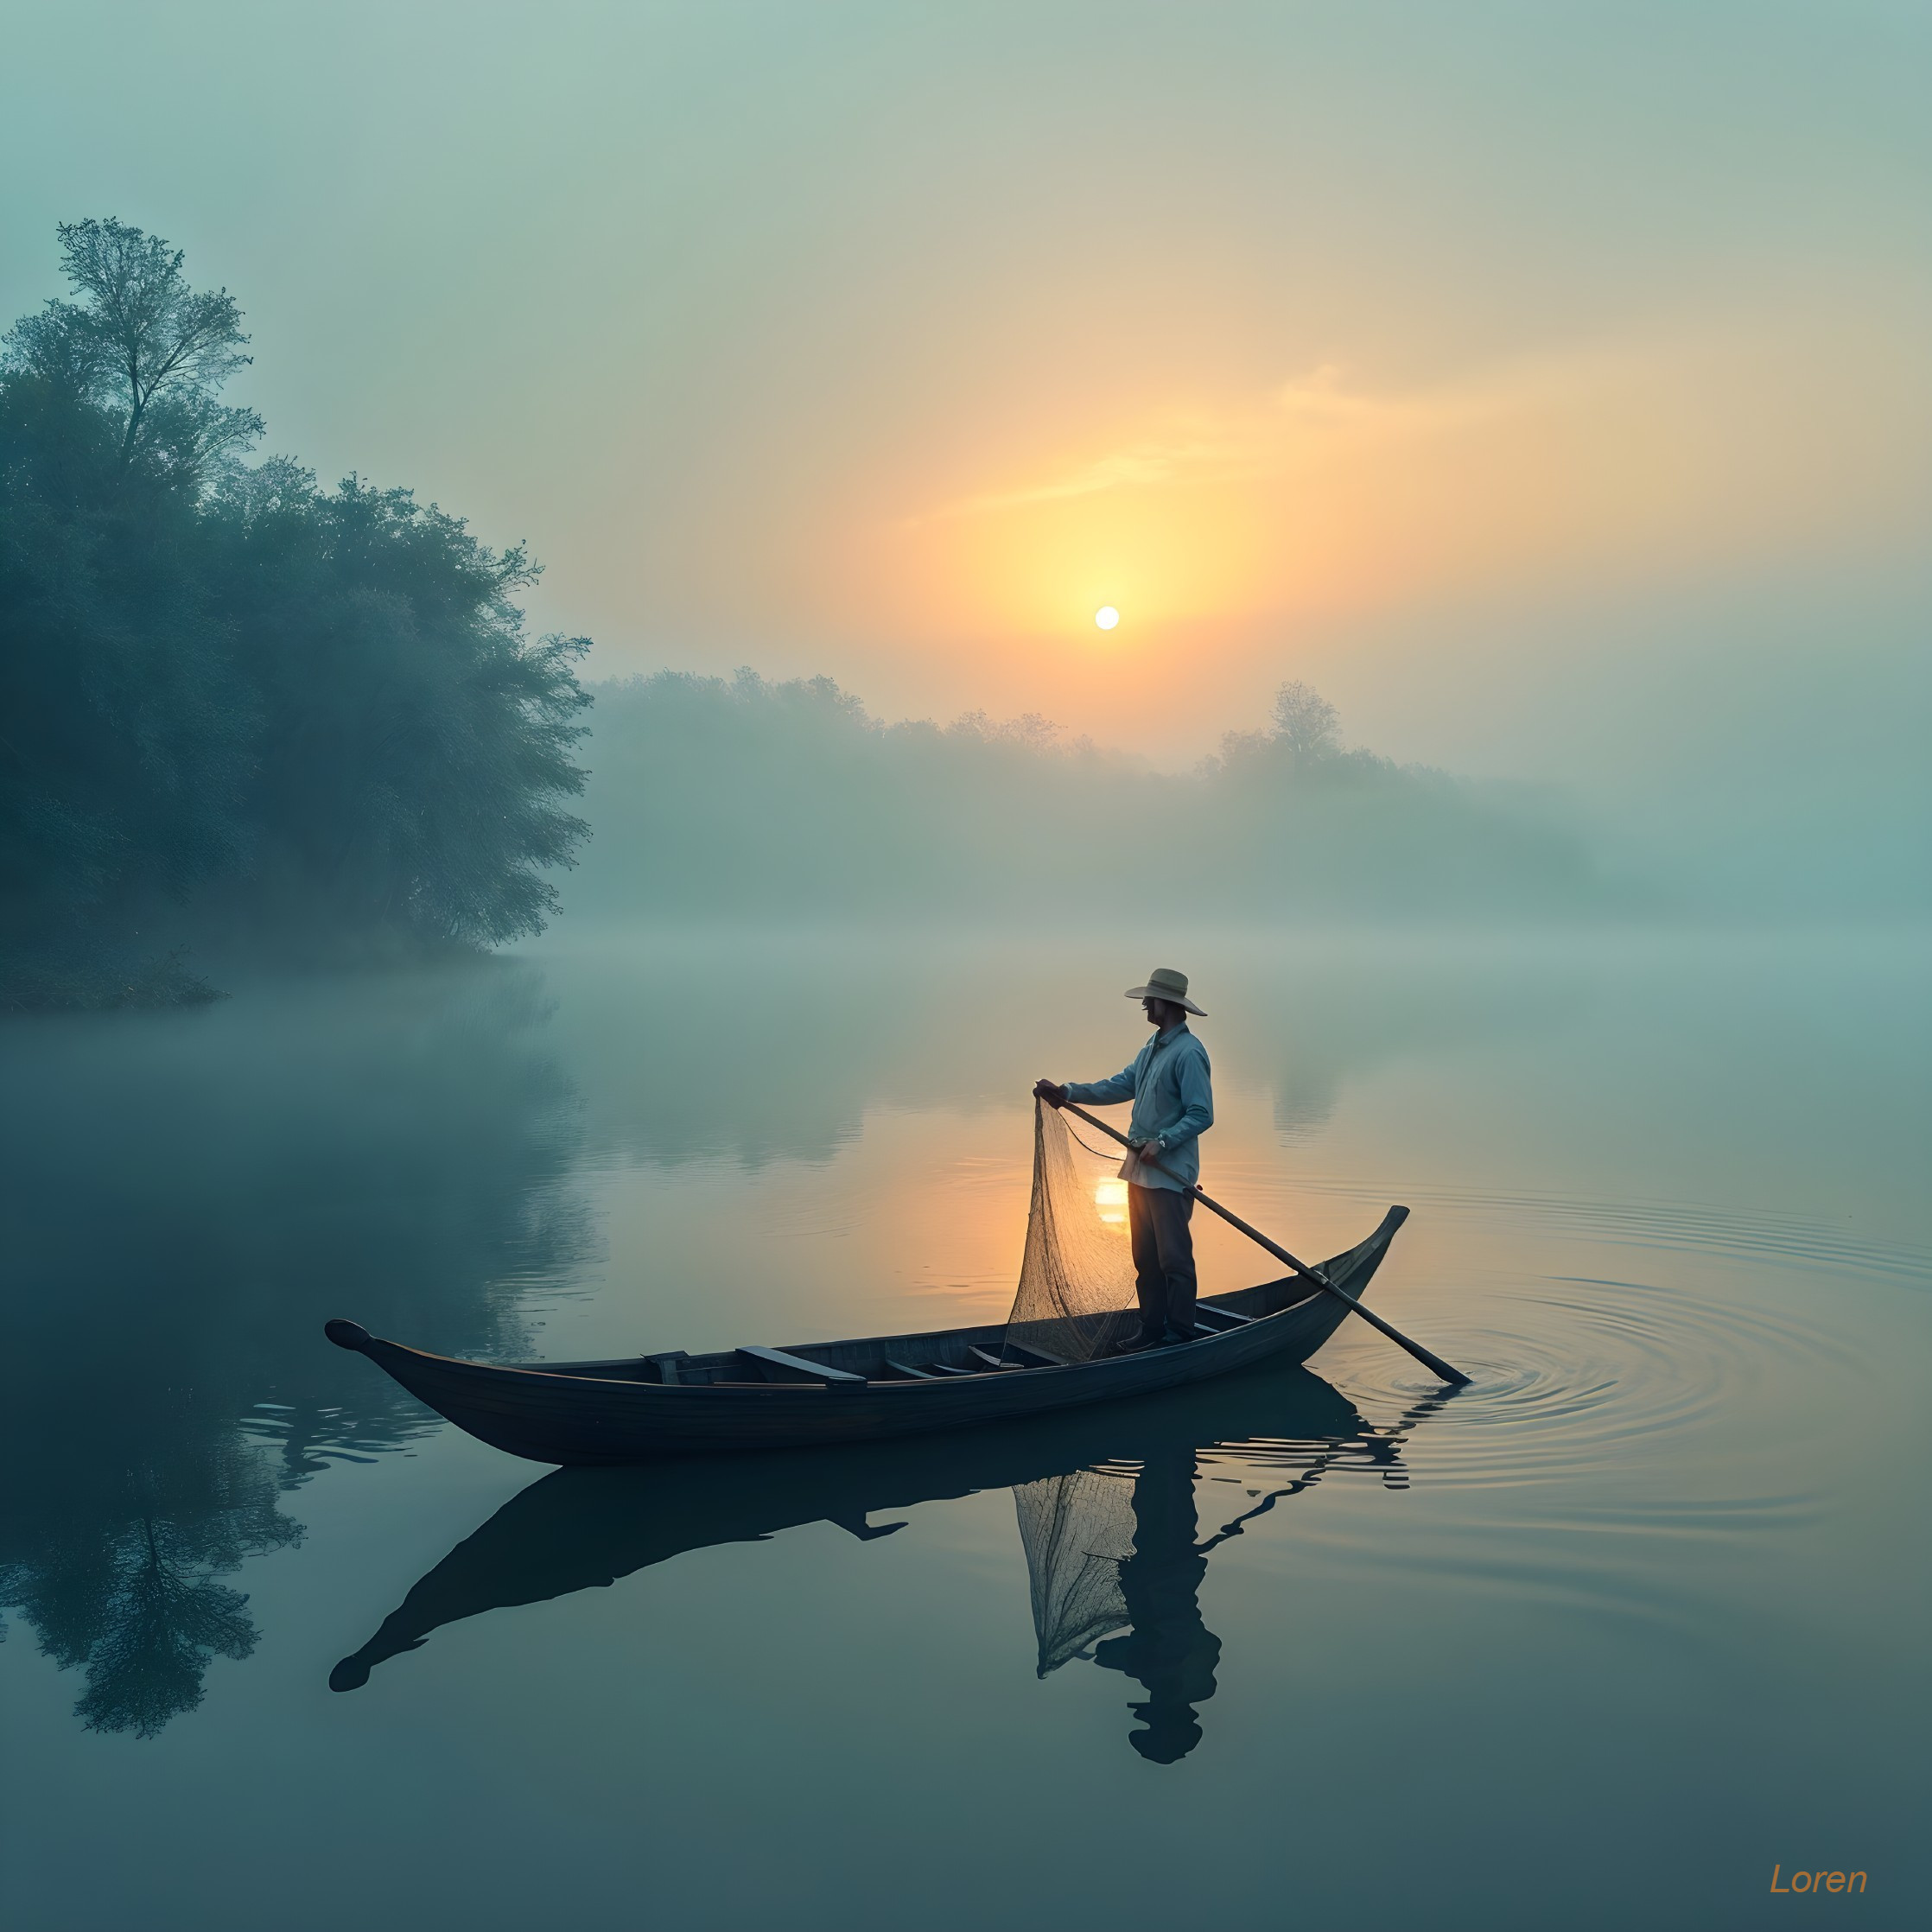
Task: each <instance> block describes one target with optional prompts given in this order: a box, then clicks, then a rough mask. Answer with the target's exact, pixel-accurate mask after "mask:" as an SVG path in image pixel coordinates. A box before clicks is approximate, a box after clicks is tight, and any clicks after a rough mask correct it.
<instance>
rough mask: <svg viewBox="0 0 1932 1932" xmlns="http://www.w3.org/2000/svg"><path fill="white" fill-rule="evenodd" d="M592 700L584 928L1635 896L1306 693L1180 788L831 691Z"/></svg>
mask: <svg viewBox="0 0 1932 1932" xmlns="http://www.w3.org/2000/svg"><path fill="white" fill-rule="evenodd" d="M594 689H595V692H596V699H597V703H596V709H595V711H594V714H593V721H592V725H591V728H590V733H589V737H588V747H587V758H588V763H589V765H590V766H591V779H590V783H589V785H588V791H587V792H586V795H585V799H584V807H583V809H584V813H585V816H586V817H587V818H588V820H589V821H590V823H591V824H592V826H593V828H594V833H595V836H594V839H593V840H592V842H591V843H590V845H589V848H588V851H587V853H586V855H585V857H584V860H583V862H582V866H581V867H580V868H579V870H578V871H577V873H576V874H575V875H573V877H572V879H571V880H569V883H568V885H567V887H566V888H565V905H566V908H567V909H568V910H569V912H572V913H575V914H594V915H602V916H624V915H629V914H663V915H665V916H677V917H697V918H746V919H756V918H785V919H788V920H799V921H808V922H809V921H814V920H819V919H834V918H874V919H882V918H919V919H930V920H938V921H948V920H971V919H975V918H1000V917H1009V916H1011V917H1026V918H1039V917H1040V916H1046V917H1049V918H1052V917H1055V916H1064V917H1066V918H1073V917H1079V918H1086V919H1090V920H1091V919H1099V918H1106V917H1109V916H1120V917H1127V918H1140V917H1141V916H1143V915H1144V914H1147V913H1149V912H1159V913H1160V916H1161V917H1162V918H1166V917H1168V916H1169V915H1170V911H1171V909H1179V908H1185V910H1186V912H1188V914H1189V915H1190V916H1211V917H1215V918H1221V919H1225V920H1229V921H1243V922H1262V923H1275V922H1292V921H1295V920H1298V919H1312V918H1337V917H1343V918H1383V917H1401V916H1408V915H1414V916H1425V917H1431V918H1456V917H1461V916H1470V917H1475V916H1490V915H1497V914H1516V915H1522V916H1538V915H1549V914H1558V915H1560V914H1563V913H1567V912H1584V911H1586V910H1589V909H1592V908H1600V907H1602V906H1605V905H1606V904H1608V903H1610V902H1611V900H1612V899H1615V898H1616V897H1617V893H1616V892H1615V890H1614V889H1613V888H1612V887H1611V885H1610V884H1609V882H1608V881H1606V880H1605V878H1604V876H1603V875H1602V873H1601V871H1600V868H1599V867H1598V862H1597V860H1596V858H1595V855H1594V853H1593V851H1592V846H1591V843H1590V842H1589V840H1588V838H1587V837H1586V835H1585V833H1584V832H1583V830H1582V829H1581V828H1580V827H1579V825H1577V824H1576V823H1573V821H1572V820H1571V818H1570V817H1568V816H1567V812H1566V810H1565V809H1564V808H1563V806H1562V804H1561V803H1560V800H1559V799H1557V798H1554V797H1553V796H1551V795H1549V794H1547V793H1545V792H1542V791H1537V790H1535V789H1534V788H1530V787H1522V786H1511V785H1484V784H1478V783H1473V782H1471V781H1469V780H1465V779H1456V778H1452V777H1451V776H1449V775H1448V774H1447V773H1445V772H1439V771H1434V770H1432V769H1429V768H1427V767H1424V766H1405V765H1398V764H1396V763H1395V761H1394V760H1393V759H1387V758H1383V757H1381V756H1379V755H1378V754H1376V753H1374V752H1371V751H1367V750H1364V749H1362V748H1359V747H1355V748H1350V747H1346V746H1344V743H1343V741H1342V738H1341V734H1340V721H1339V719H1338V715H1337V714H1336V712H1335V709H1334V707H1333V706H1331V704H1329V703H1328V702H1327V701H1326V700H1325V699H1324V698H1323V697H1322V696H1320V695H1319V693H1317V692H1315V691H1313V690H1311V689H1310V688H1309V687H1308V686H1307V685H1306V684H1305V683H1300V682H1299V681H1297V682H1291V683H1287V684H1284V685H1283V686H1282V687H1281V690H1280V691H1279V692H1278V693H1277V695H1276V697H1275V701H1274V708H1273V711H1272V714H1271V715H1270V717H1269V719H1268V721H1267V723H1266V724H1265V725H1264V726H1263V727H1262V728H1261V729H1260V730H1257V731H1253V732H1230V733H1229V734H1227V735H1226V736H1225V737H1223V740H1222V743H1221V747H1220V750H1219V752H1218V753H1217V754H1216V755H1215V756H1214V757H1212V758H1210V759H1206V760H1204V761H1203V763H1202V764H1201V765H1200V766H1198V767H1197V768H1196V769H1195V770H1194V771H1192V772H1180V773H1174V772H1159V771H1156V770H1153V768H1151V767H1150V766H1147V764H1146V763H1144V762H1143V761H1141V760H1139V759H1134V758H1131V757H1128V756H1127V755H1125V754H1122V753H1116V752H1109V751H1106V750H1103V749H1102V748H1100V747H1096V746H1095V745H1094V744H1093V743H1092V742H1091V741H1090V740H1088V739H1085V738H1075V739H1069V738H1067V737H1066V736H1065V734H1062V733H1060V732H1059V731H1058V730H1057V729H1056V728H1054V727H1053V726H1052V724H1051V723H1049V722H1048V721H1046V720H1045V719H1044V718H1041V717H1038V716H1034V715H1027V716H1025V717H1021V718H1019V719H1015V720H1013V721H1007V722H1004V723H998V722H995V721H992V720H990V719H988V717H987V716H985V715H984V714H982V713H972V714H969V715H967V716H965V717H963V718H960V719H958V720H956V721H954V722H953V723H951V724H949V725H940V724H937V723H934V722H931V721H923V720H910V721H904V722H899V723H885V722H882V721H880V720H878V719H876V718H874V717H873V716H871V715H869V714H868V712H867V709H866V708H865V706H864V704H863V702H861V700H860V699H859V698H858V697H856V696H854V695H853V694H851V693H850V692H848V691H845V690H841V689H840V687H839V686H838V685H837V684H836V683H834V682H833V681H832V680H831V679H829V678H826V677H814V678H799V679H792V680H787V681H783V682H774V681H772V680H768V679H766V678H764V677H760V676H759V674H758V673H757V672H755V671H753V670H740V671H739V672H738V673H737V674H736V676H735V677H732V678H730V679H725V678H721V677H702V676H696V675H694V674H691V673H689V672H683V671H660V672H658V673H657V674H656V675H654V676H648V677H632V678H629V679H626V680H622V681H619V682H614V683H605V684H601V685H599V686H596V687H594Z"/></svg>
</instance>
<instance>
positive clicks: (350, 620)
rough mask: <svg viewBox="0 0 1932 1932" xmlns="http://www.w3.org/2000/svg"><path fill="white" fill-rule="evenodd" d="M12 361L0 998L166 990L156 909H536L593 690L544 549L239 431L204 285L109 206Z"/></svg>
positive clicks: (224, 344)
mask: <svg viewBox="0 0 1932 1932" xmlns="http://www.w3.org/2000/svg"><path fill="white" fill-rule="evenodd" d="M60 238H61V243H62V247H63V251H64V253H65V257H66V264H67V274H68V276H69V279H70V281H71V282H72V283H73V287H74V289H75V292H76V295H77V296H78V298H79V299H78V300H76V301H73V302H49V303H48V305H47V307H46V308H44V309H43V310H42V311H41V313H40V314H39V315H34V316H30V317H29V318H27V319H26V320H25V321H22V322H21V323H19V324H17V325H16V327H15V328H14V329H13V330H12V331H11V333H10V334H9V335H8V337H7V338H6V344H5V353H4V359H3V361H0V998H3V999H4V1000H5V1001H8V1002H10V1003H12V1004H16V1005H17V1004H25V1003H35V1002H48V1001H53V1002H59V1001H80V1002H98V1001H114V1000H118V999H124V998H130V997H142V996H149V997H168V996H171V995H175V996H178V995H181V994H183V993H185V992H189V991H192V989H193V982H190V981H188V980H187V978H186V976H185V975H184V974H182V973H181V972H180V971H179V969H174V968H171V967H170V966H169V965H168V963H166V962H165V960H162V961H161V962H159V963H157V962H156V957H155V954H156V937H157V935H158V936H162V937H166V938H175V939H181V938H186V937H194V936H198V935H200V934H203V933H206V932H208V931H221V932H223V933H226V934H249V935H252V936H254V937H261V936H263V935H264V934H266V933H270V932H272V933H273V934H274V935H275V936H276V939H277V941H278V943H281V944H284V945H288V946H292V947H294V948H296V949H297V950H300V951H302V952H304V953H308V954H315V953H317V952H322V951H327V952H329V953H340V951H342V950H344V949H345V948H350V947H353V946H356V945H359V944H367V943H370V942H372V941H377V940H380V941H384V942H387V943H391V944H393V943H397V942H401V943H405V944H422V943H424V942H446V943H447V942H459V943H469V944H491V943H495V942H499V941H502V940H505V939H510V938H514V937H518V936H519V935H522V934H526V933H531V932H535V931H538V930H540V928H541V926H542V925H543V918H544V916H545V914H546V913H547V912H549V911H550V908H551V907H552V906H553V905H554V904H555V892H554V888H553V887H552V886H551V885H550V883H549V881H548V880H547V878H546V877H545V873H546V871H547V870H548V869H549V868H552V867H557V866H560V865H564V864H568V863H569V861H570V858H571V855H572V852H573V849H574V848H575V845H576V844H577V842H579V840H580V839H581V838H582V836H583V834H584V832H585V829H586V828H585V827H584V825H583V823H582V821H581V820H580V819H578V818H577V817H574V816H573V815H572V814H571V813H570V812H569V810H566V809H565V808H564V803H563V802H564V801H565V800H566V799H567V798H569V797H570V796H572V795H573V794H575V793H576V792H577V791H581V790H582V785H583V778H584V774H583V773H582V771H581V770H580V769H579V768H578V767H577V766H576V765H575V763H574V762H573V748H574V746H575V740H577V738H578V737H579V736H580V735H581V727H579V725H578V724H577V723H576V717H577V714H578V713H579V711H580V710H581V709H582V707H583V706H585V705H586V704H588V702H589V700H588V696H586V695H585V693H584V692H583V690H582V688H581V687H580V686H579V684H578V683H577V681H576V678H575V671H574V663H575V658H577V657H578V656H579V655H580V654H581V653H582V651H583V650H584V649H585V648H586V645H585V643H584V640H582V639H554V638H553V639H544V640H543V641H541V642H537V641H532V640H531V639H528V638H527V637H526V636H525V635H524V630H523V620H522V615H521V613H520V612H519V611H518V608H517V606H516V604H515V602H514V601H513V600H514V596H515V594H516V593H517V592H518V590H519V589H520V588H524V587H525V586H527V585H528V584H529V583H530V582H531V580H532V578H533V577H534V576H535V575H536V567H535V566H534V565H532V564H531V562H530V561H529V560H528V558H527V557H526V556H524V553H523V551H522V550H521V549H520V548H518V549H512V550H507V551H503V552H496V551H493V550H490V549H488V548H487V547H486V546H485V545H484V544H482V543H479V542H478V541H477V540H476V539H475V538H474V537H472V536H471V535H470V534H469V533H468V531H467V530H466V528H465V527H464V525H463V524H462V523H461V520H459V519H458V518H453V517H450V516H448V515H446V514H445V513H444V512H442V511H441V510H438V509H436V508H435V507H433V506H431V507H428V508H425V507H424V506H423V505H419V504H418V503H417V502H416V500H415V499H414V498H413V496H412V495H411V494H410V492H408V491H406V490H374V489H371V488H369V487H367V486H365V485H364V484H362V483H361V482H359V480H356V479H354V478H351V479H350V480H348V481H346V482H345V483H344V484H343V485H342V486H340V488H339V489H337V490H334V491H329V490H323V489H319V488H317V486H316V485H315V479H314V478H313V477H312V476H311V475H310V474H309V473H308V472H306V471H304V470H302V469H301V468H300V467H297V466H296V465H295V464H293V463H290V462H289V461H284V460H271V461H267V462H264V463H262V464H260V465H258V466H254V467H248V466H245V464H244V463H243V462H242V461H241V458H242V456H243V454H244V453H245V451H246V450H247V448H249V447H250V445H251V443H252V442H253V441H254V439H255V438H256V437H257V435H259V433H260V429H261V423H260V421H259V419H258V418H257V417H256V416H254V414H253V413H252V412H251V411H249V410H239V409H235V408H232V407H230V406H228V405H226V404H223V403H221V402H220V401H219V394H218V392H219V388H220V385H221V384H222V383H223V382H224V381H225V380H226V379H227V378H228V377H229V376H231V375H232V373H233V372H234V371H235V370H236V369H237V368H238V367H239V366H240V365H242V364H243V363H245V361H246V360H247V358H246V357H245V356H244V355H243V354H242V353H241V350H242V345H243V344H244V343H245V341H246V340H247V339H246V337H245V336H244V335H243V334H241V332H240V327H239V323H240V315H239V311H238V309H237V308H236V307H235V305H234V303H233V302H232V300H231V299H230V298H229V296H227V295H226V291H222V292H219V293H217V294H213V295H211V294H208V293H207V292H205V291H196V290H194V289H191V288H190V287H189V286H188V284H187V281H186V280H185V278H184V276H182V273H181V256H180V254H179V252H178V251H173V250H170V249H169V248H168V246H167V245H165V244H164V243H162V242H160V241H158V240H156V239H155V238H151V237H148V236H145V235H143V234H142V233H141V232H140V231H139V230H137V229H132V228H128V227H124V226H123V225H121V224H119V223H118V222H112V221H109V222H82V223H79V224H75V225H71V226H63V227H62V228H61V230H60Z"/></svg>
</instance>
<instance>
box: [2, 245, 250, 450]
mask: <svg viewBox="0 0 1932 1932" xmlns="http://www.w3.org/2000/svg"><path fill="white" fill-rule="evenodd" d="M56 232H57V233H58V234H59V236H60V261H61V267H62V269H63V270H64V271H65V273H66V275H67V280H68V281H69V282H70V283H73V287H74V289H75V290H76V292H77V293H78V294H79V296H81V297H82V298H83V299H82V300H81V301H80V302H62V301H60V300H58V299H56V300H54V301H52V302H48V305H47V307H46V308H43V309H42V310H41V312H40V314H39V315H29V316H27V317H25V318H23V319H22V321H19V322H18V323H16V325H15V327H13V328H12V329H11V330H10V331H9V333H8V334H7V337H6V341H5V349H6V364H7V366H8V367H10V368H12V369H16V370H19V371H21V372H26V373H29V374H33V375H37V376H40V377H41V378H46V379H48V380H50V381H53V382H54V383H56V384H59V385H60V386H62V387H66V388H68V389H71V390H72V391H73V392H74V393H76V394H78V395H79V396H80V397H84V398H85V399H86V400H87V401H88V402H91V403H93V404H97V405H98V406H99V407H101V408H103V409H105V410H107V411H108V412H110V414H111V416H112V417H113V419H114V422H115V423H116V425H117V427H118V429H119V431H120V446H121V461H122V463H123V464H124V465H126V464H129V463H131V462H132V461H134V460H135V458H136V456H137V454H144V453H154V452H158V451H165V452H166V453H167V454H168V455H169V456H170V457H171V458H172V459H173V460H175V461H187V462H191V463H192V464H193V465H194V467H195V468H196V470H197V471H201V470H205V469H206V468H207V467H208V466H209V465H211V464H212V463H214V462H217V461H219V460H220V459H221V458H223V457H227V456H232V455H234V454H238V453H239V452H240V451H242V450H244V449H246V448H249V447H251V445H252V443H253V442H254V441H255V439H256V437H257V436H258V435H260V434H261V432H262V419H261V417H260V416H257V415H256V413H255V412H254V410H244V409H232V408H229V407H226V406H225V405H224V404H220V403H219V402H218V401H217V400H216V399H215V398H216V396H217V393H218V391H219V390H220V388H221V386H222V384H224V383H226V381H227V380H228V378H230V377H231V376H232V375H233V374H234V373H235V372H236V371H237V370H238V369H240V368H243V367H245V365H247V364H248V363H249V362H251V360H252V358H251V357H250V356H246V355H244V354H243V353H242V347H243V345H244V344H245V343H246V342H247V340H248V338H247V336H246V335H245V334H243V333H242V327H241V310H240V308H238V306H237V304H236V302H235V299H234V297H233V296H231V295H230V294H229V293H228V291H227V290H226V289H194V288H191V287H190V286H189V285H188V282H187V277H186V276H184V275H183V274H182V273H181V263H182V260H183V254H182V251H181V250H180V249H178V248H170V247H169V246H168V244H167V243H166V242H164V241H163V240H162V238H160V237H159V236H158V235H148V234H143V232H142V231H141V230H140V229H138V228H132V227H130V226H127V225H126V224H125V223H124V222H120V221H116V220H114V219H108V220H105V221H93V220H89V221H63V222H61V223H60V225H59V227H58V229H57V230H56Z"/></svg>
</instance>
